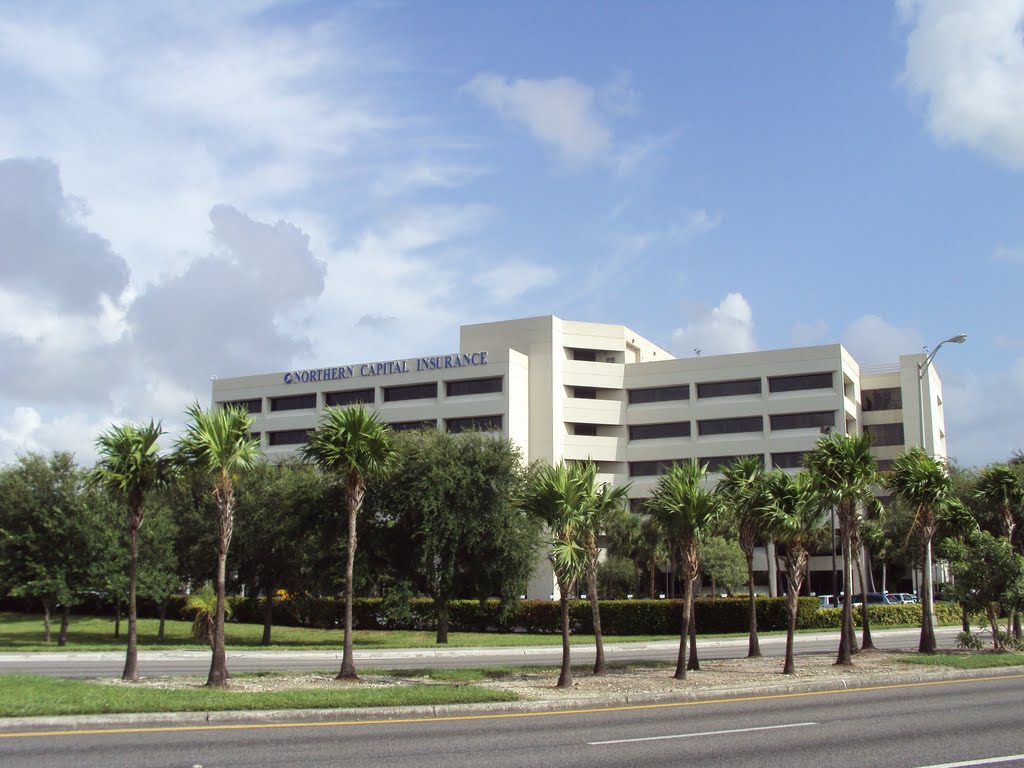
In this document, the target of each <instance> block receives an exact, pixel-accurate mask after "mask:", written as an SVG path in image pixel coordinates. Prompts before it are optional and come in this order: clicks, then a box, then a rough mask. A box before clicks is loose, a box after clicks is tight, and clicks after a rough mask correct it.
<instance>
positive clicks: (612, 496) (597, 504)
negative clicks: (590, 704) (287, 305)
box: [581, 461, 629, 675]
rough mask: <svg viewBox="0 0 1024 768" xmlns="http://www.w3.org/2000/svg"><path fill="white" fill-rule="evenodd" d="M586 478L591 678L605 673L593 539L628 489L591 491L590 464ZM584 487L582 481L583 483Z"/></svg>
mask: <svg viewBox="0 0 1024 768" xmlns="http://www.w3.org/2000/svg"><path fill="white" fill-rule="evenodd" d="M583 466H584V467H585V468H586V469H585V470H584V471H586V472H587V475H588V476H589V481H590V482H589V489H585V490H587V491H588V496H589V497H590V498H589V499H588V502H587V504H586V506H585V508H584V517H583V521H582V530H581V533H582V535H583V548H584V549H585V550H586V553H587V567H586V574H585V577H586V582H587V597H588V598H589V599H590V613H591V616H592V617H593V621H594V646H595V649H594V674H595V675H603V674H604V673H605V659H604V638H603V636H602V634H601V610H600V607H599V605H598V600H597V569H598V565H599V564H600V563H599V561H598V556H599V554H600V550H599V548H598V546H597V537H598V536H600V535H601V533H602V532H603V531H604V529H605V528H606V527H607V526H608V524H609V523H610V522H611V521H612V519H613V518H614V517H616V516H617V515H620V514H622V512H623V509H624V507H625V504H626V500H627V499H628V496H629V486H628V485H625V486H613V485H612V484H611V483H602V484H601V488H600V490H597V491H596V492H595V490H594V476H595V474H596V471H597V470H596V467H595V465H594V463H593V462H592V461H588V462H586V464H584V465H583ZM584 483H586V479H584Z"/></svg>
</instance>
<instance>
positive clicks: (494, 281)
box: [473, 261, 558, 304]
mask: <svg viewBox="0 0 1024 768" xmlns="http://www.w3.org/2000/svg"><path fill="white" fill-rule="evenodd" d="M557 278H558V271H557V270H555V269H552V268H551V267H544V266H541V265H540V264H530V263H529V262H525V261H511V262H508V263H506V264H499V265H498V266H496V267H492V268H491V269H488V270H487V271H486V272H482V273H481V274H479V275H477V276H476V277H475V278H473V282H474V283H476V284H477V285H480V286H482V287H483V288H485V289H486V290H487V294H488V296H490V298H491V300H492V301H494V302H496V303H498V304H508V303H510V302H512V301H515V300H516V299H518V298H519V297H520V296H522V295H523V294H524V293H526V292H527V291H532V290H533V289H534V288H540V287H543V286H545V285H551V283H553V282H555V280H556V279H557Z"/></svg>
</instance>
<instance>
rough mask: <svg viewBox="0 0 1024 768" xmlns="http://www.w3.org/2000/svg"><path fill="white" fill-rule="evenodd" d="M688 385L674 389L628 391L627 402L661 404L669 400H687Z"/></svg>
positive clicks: (659, 388) (688, 394)
mask: <svg viewBox="0 0 1024 768" xmlns="http://www.w3.org/2000/svg"><path fill="white" fill-rule="evenodd" d="M689 399H690V385H689V384H679V385H678V386H674V387H650V388H648V389H631V390H629V402H630V403H632V404H634V405H635V404H638V403H663V402H666V401H669V400H689Z"/></svg>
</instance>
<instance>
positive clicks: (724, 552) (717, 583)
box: [700, 536, 748, 597]
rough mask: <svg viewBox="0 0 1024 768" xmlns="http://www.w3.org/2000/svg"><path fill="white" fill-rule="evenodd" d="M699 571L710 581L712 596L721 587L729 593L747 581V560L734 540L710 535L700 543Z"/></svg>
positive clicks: (715, 594)
mask: <svg viewBox="0 0 1024 768" xmlns="http://www.w3.org/2000/svg"><path fill="white" fill-rule="evenodd" d="M700 572H701V573H702V574H704V575H705V576H707V577H708V580H709V581H710V582H711V595H712V597H718V593H719V591H720V590H722V589H724V590H725V591H726V592H728V593H729V594H730V595H731V594H732V593H733V592H735V591H736V590H737V589H738V588H739V587H741V586H742V585H743V584H745V583H746V582H747V574H748V571H747V560H746V557H744V553H743V550H742V549H741V548H740V545H739V544H737V543H736V542H735V541H733V540H732V539H727V538H725V537H724V536H711V537H710V538H708V539H707V540H706V541H704V542H702V543H701V545H700Z"/></svg>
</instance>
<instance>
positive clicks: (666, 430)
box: [629, 421, 690, 440]
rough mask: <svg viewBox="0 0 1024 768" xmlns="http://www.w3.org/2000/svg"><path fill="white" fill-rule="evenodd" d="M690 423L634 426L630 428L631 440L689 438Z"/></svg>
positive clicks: (678, 422)
mask: <svg viewBox="0 0 1024 768" xmlns="http://www.w3.org/2000/svg"><path fill="white" fill-rule="evenodd" d="M689 436H690V422H688V421H673V422H668V423H666V424H633V425H632V426H630V428H629V439H630V440H658V439H660V438H663V437H689Z"/></svg>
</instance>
